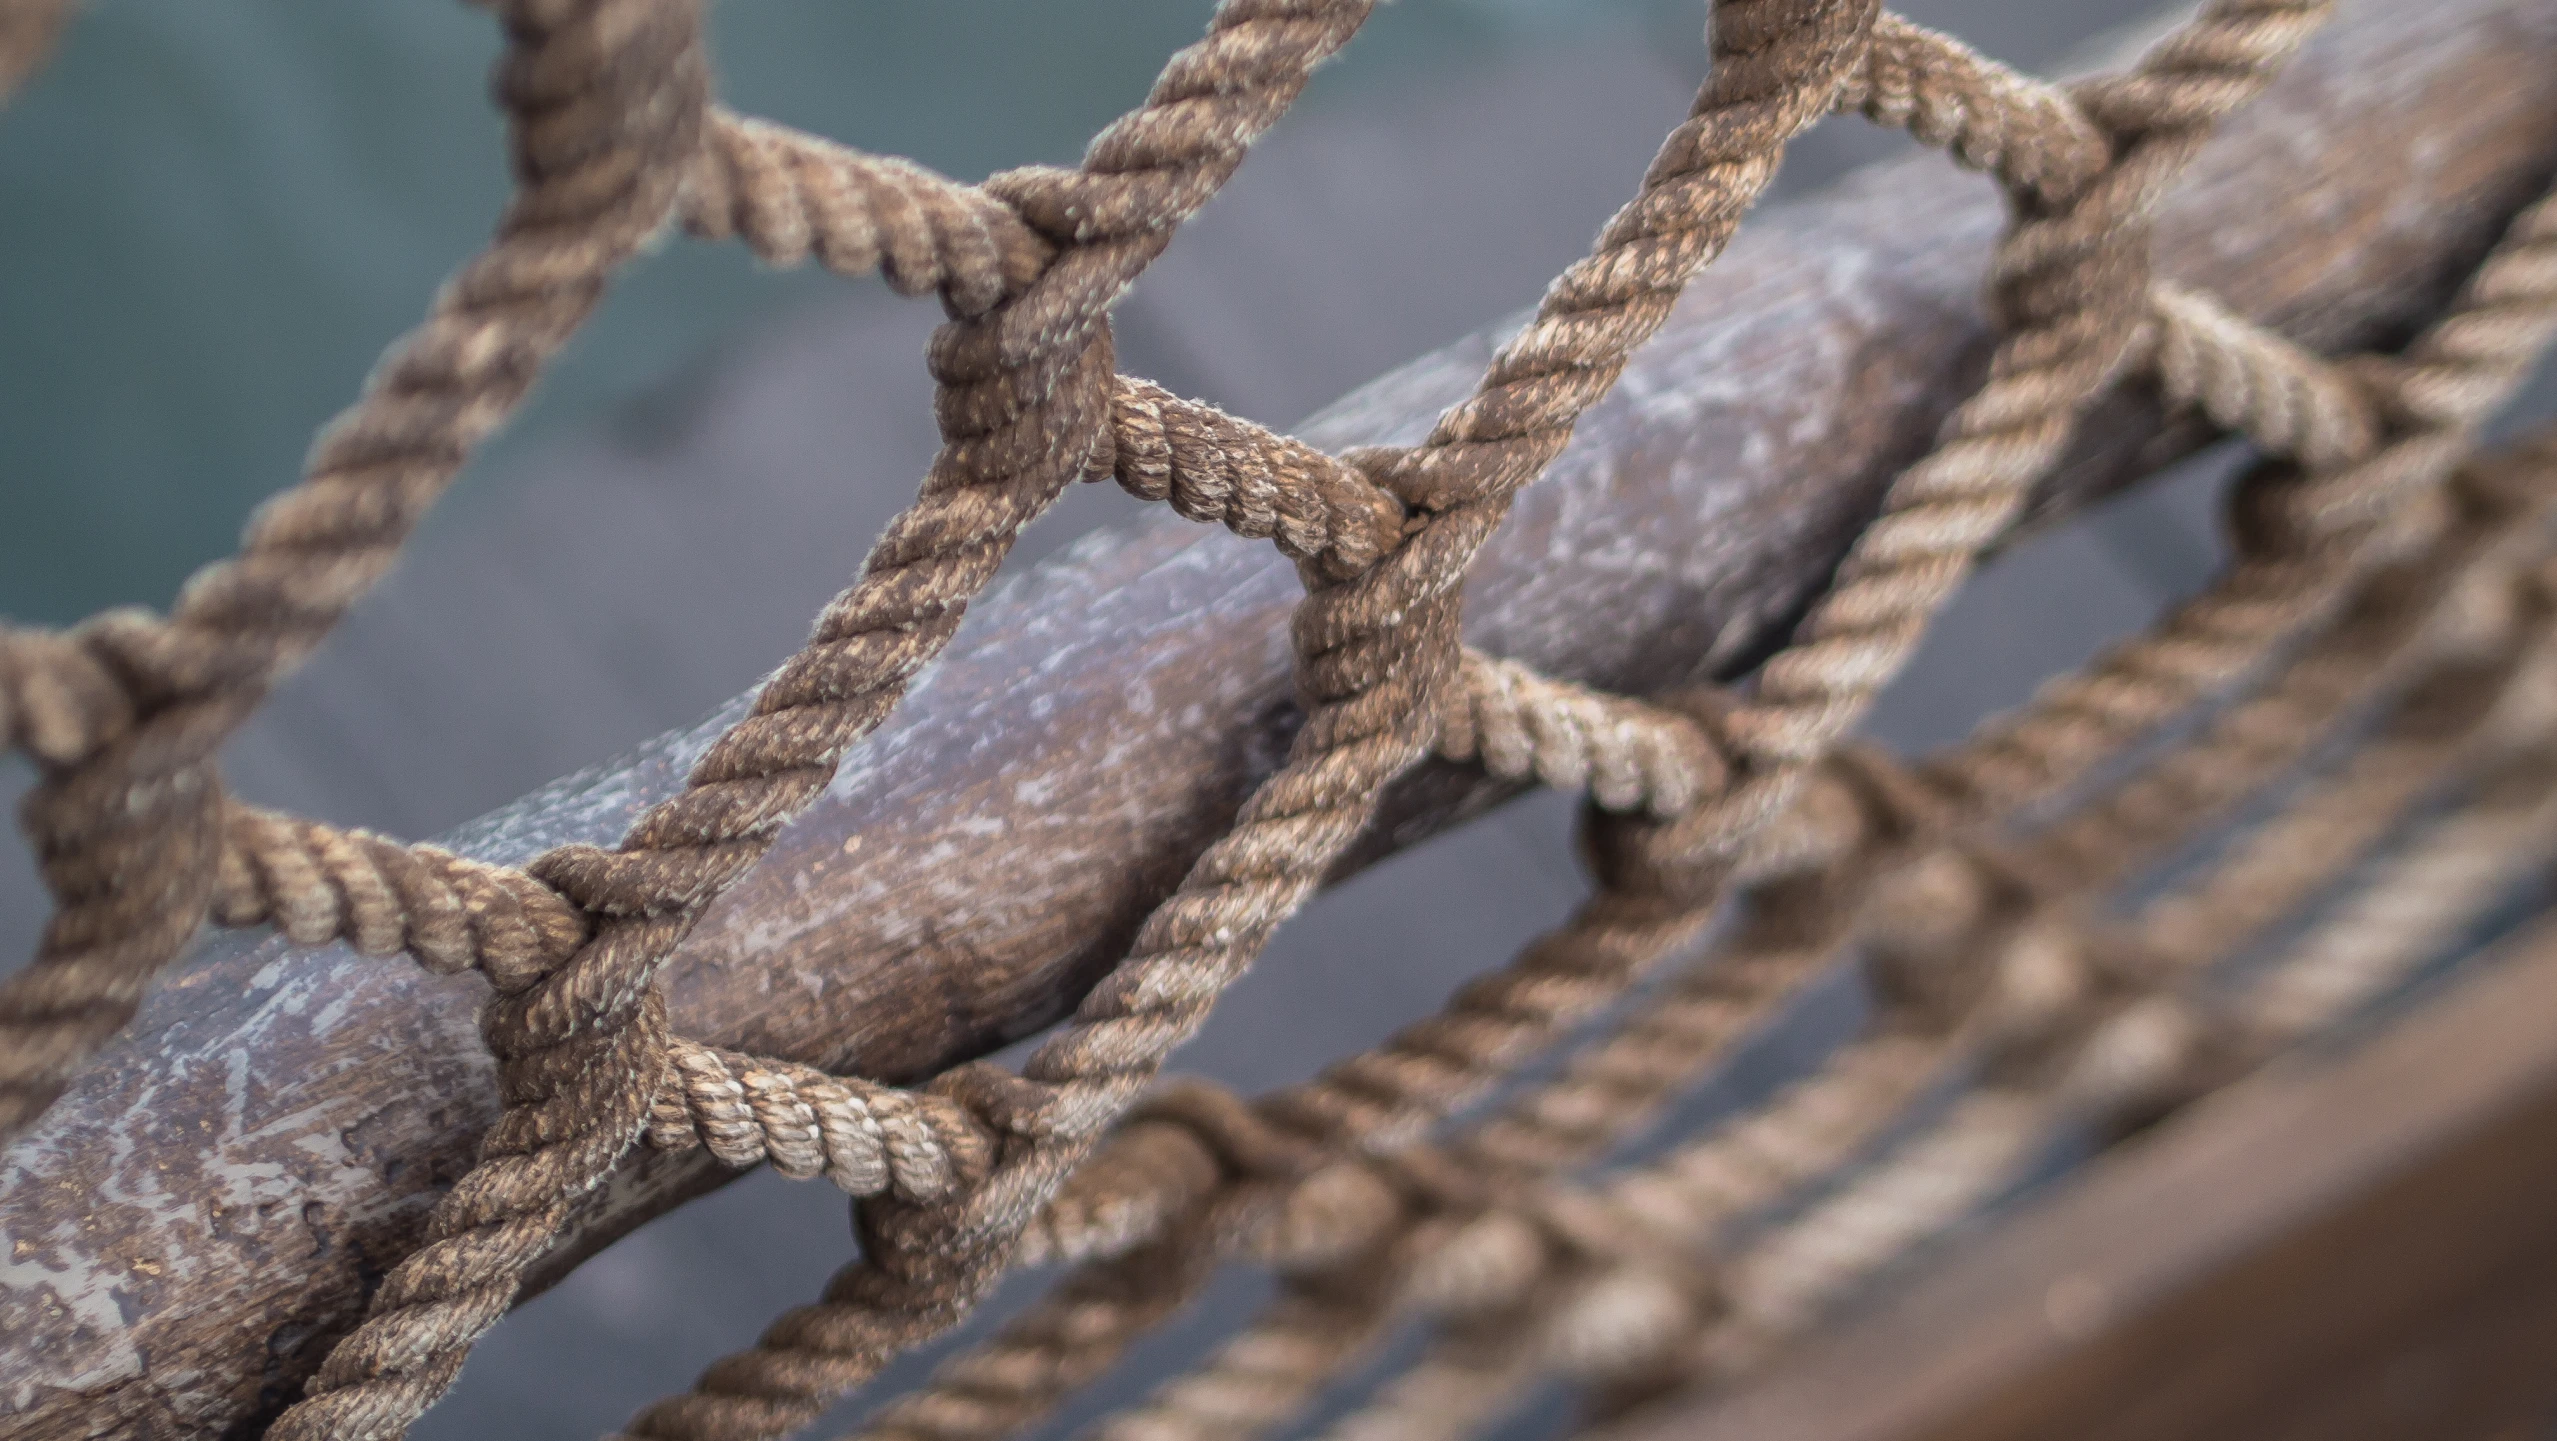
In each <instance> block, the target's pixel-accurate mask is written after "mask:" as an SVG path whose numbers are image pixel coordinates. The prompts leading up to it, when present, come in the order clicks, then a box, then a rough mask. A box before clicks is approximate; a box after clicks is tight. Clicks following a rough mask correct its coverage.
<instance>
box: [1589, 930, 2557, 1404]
mask: <svg viewBox="0 0 2557 1441" xmlns="http://www.w3.org/2000/svg"><path fill="white" fill-rule="evenodd" d="M2500 949H2501V955H2500V956H2499V958H2498V960H2497V961H2496V962H2494V963H2488V962H2483V961H2481V962H2479V963H2477V965H2478V968H2479V969H2480V970H2483V971H2485V974H2482V975H2479V976H2476V977H2474V978H2470V979H2468V980H2466V981H2465V982H2464V984H2462V985H2461V986H2460V988H2459V989H2458V990H2456V991H2454V992H2453V993H2452V994H2451V995H2449V996H2448V997H2445V998H2443V999H2441V1000H2440V1001H2439V1002H2438V1003H2436V1004H2435V1005H2433V1006H2431V1007H2429V1008H2428V1009H2426V1010H2424V1011H2421V1012H2419V1013H2417V1014H2416V1015H2415V1016H2414V1017H2412V1018H2411V1019H2409V1020H2408V1021H2406V1022H2405V1023H2404V1024H2403V1025H2401V1026H2400V1027H2398V1028H2397V1029H2396V1030H2394V1031H2392V1032H2391V1033H2390V1034H2388V1035H2386V1036H2384V1037H2382V1038H2380V1039H2379V1040H2377V1041H2375V1042H2373V1043H2371V1044H2370V1045H2368V1046H2367V1047H2366V1048H2365V1049H2363V1050H2362V1051H2360V1052H2358V1053H2356V1054H2353V1055H2351V1056H2349V1057H2347V1058H2346V1059H2344V1060H2342V1061H2340V1062H2338V1061H2336V1060H2334V1059H2333V1058H2323V1059H2320V1058H2313V1057H2308V1058H2302V1059H2301V1060H2300V1061H2297V1062H2294V1063H2292V1064H2289V1065H2286V1066H2282V1067H2278V1068H2276V1069H2275V1070H2274V1071H2272V1072H2270V1073H2268V1074H2266V1075H2265V1076H2263V1077H2260V1078H2258V1079H2256V1080H2254V1081H2250V1082H2246V1083H2242V1084H2241V1085H2239V1086H2237V1087H2236V1088H2235V1089H2233V1090H2231V1091H2230V1092H2228V1093H2227V1094H2225V1095H2221V1096H2218V1097H2214V1098H2212V1099H2211V1100H2210V1101H2207V1102H2205V1103H2204V1104H2203V1105H2201V1106H2200V1107H2198V1108H2197V1109H2196V1110H2195V1111H2194V1113H2192V1114H2191V1115H2188V1116H2185V1117H2182V1118H2180V1119H2179V1120H2178V1121H2176V1122H2175V1123H2174V1124H2172V1125H2170V1126H2168V1127H2167V1128H2165V1129H2163V1130H2162V1131H2160V1132H2159V1133H2158V1134H2156V1135H2154V1136H2151V1137H2146V1138H2143V1139H2141V1140H2139V1141H2136V1142H2133V1143H2131V1144H2130V1145H2129V1146H2127V1147H2126V1148H2125V1149H2123V1150H2121V1151H2119V1152H2116V1153H2115V1154H2113V1155H2111V1156H2108V1157H2106V1158H2105V1159H2104V1160H2102V1161H2099V1162H2098V1163H2097V1164H2096V1165H2095V1166H2094V1167H2093V1169H2092V1174H2090V1175H2087V1176H2085V1177H2082V1178H2078V1179H2076V1180H2074V1181H2072V1182H2070V1183H2068V1185H2067V1188H2066V1189H2065V1190H2064V1191H2063V1193H2062V1194H2060V1195H2058V1196H2055V1197H2053V1198H2051V1199H2050V1200H2049V1201H2048V1202H2047V1203H2045V1204H2043V1205H2041V1206H2040V1207H2038V1208H2037V1209H2035V1210H2033V1211H2032V1212H2030V1213H2029V1214H2027V1215H2025V1216H2023V1217H2021V1218H2018V1219H2017V1220H2015V1221H2013V1222H2011V1223H2009V1224H2008V1225H2006V1226H2004V1227H2002V1228H2000V1229H1999V1230H1997V1231H1996V1232H1994V1233H1992V1234H1991V1235H1989V1236H1986V1237H1983V1238H1982V1239H1980V1240H1979V1241H1978V1242H1977V1243H1975V1244H1974V1245H1973V1246H1972V1247H1970V1248H1968V1250H1967V1252H1966V1254H1964V1255H1963V1256H1962V1257H1961V1258H1960V1259H1959V1260H1958V1261H1953V1262H1952V1263H1951V1264H1948V1265H1946V1266H1945V1267H1943V1268H1941V1269H1940V1270H1939V1271H1937V1272H1936V1273H1934V1274H1931V1275H1930V1276H1928V1277H1927V1278H1926V1279H1925V1281H1923V1282H1922V1283H1920V1284H1918V1285H1916V1286H1914V1287H1912V1288H1911V1289H1910V1290H1909V1291H1908V1292H1907V1293H1906V1294H1904V1295H1902V1296H1900V1297H1897V1298H1896V1299H1894V1300H1893V1301H1892V1302H1891V1303H1889V1304H1888V1305H1886V1306H1884V1307H1883V1308H1882V1309H1881V1310H1880V1311H1878V1312H1877V1313H1875V1314H1874V1315H1872V1316H1871V1317H1869V1318H1867V1319H1865V1320H1864V1321H1863V1322H1861V1323H1859V1324H1856V1325H1853V1326H1850V1327H1848V1328H1847V1329H1846V1330H1845V1331H1843V1332H1842V1333H1840V1334H1839V1335H1838V1336H1836V1337H1835V1338H1833V1339H1830V1340H1828V1341H1825V1342H1815V1343H1813V1344H1812V1345H1811V1346H1810V1347H1809V1348H1807V1349H1806V1350H1805V1351H1804V1352H1802V1353H1801V1354H1799V1355H1797V1356H1795V1357H1793V1358H1792V1359H1790V1360H1788V1361H1785V1362H1781V1363H1779V1364H1778V1365H1777V1367H1776V1368H1775V1369H1774V1370H1773V1371H1772V1372H1770V1373H1769V1374H1768V1375H1767V1376H1765V1377H1764V1378H1762V1379H1761V1380H1759V1381H1758V1382H1755V1383H1753V1384H1748V1385H1744V1386H1742V1387H1740V1388H1738V1389H1736V1390H1735V1391H1733V1392H1731V1393H1730V1394H1728V1395H1724V1396H1720V1397H1713V1398H1698V1399H1694V1400H1687V1401H1679V1400H1672V1401H1669V1402H1665V1403H1663V1404H1662V1405H1660V1406H1658V1407H1656V1408H1653V1409H1652V1410H1651V1411H1650V1412H1649V1413H1648V1414H1646V1415H1644V1416H1642V1417H1640V1418H1637V1419H1635V1420H1633V1421H1631V1422H1629V1423H1628V1424H1626V1425H1625V1426H1623V1427H1621V1428H1619V1429H1617V1430H1616V1431H1614V1432H1612V1433H1611V1435H1610V1441H1688V1438H1699V1441H1701V1438H1705V1437H1746V1438H1748V1441H2145V1438H2149V1437H2164V1436H2172V1437H2175V1438H2178V1441H2381V1438H2402V1441H2461V1438H2473V1441H2487V1438H2489V1437H2503V1436H2523V1435H2530V1436H2539V1435H2544V1434H2546V1432H2545V1429H2544V1428H2545V1426H2546V1424H2547V1422H2548V1419H2549V1417H2550V1416H2551V1415H2552V1414H2557V1365H2552V1364H2551V1361H2550V1357H2551V1355H2552V1354H2557V1214H2552V1212H2551V1209H2550V1206H2549V1203H2548V1198H2549V1195H2550V1193H2551V1191H2552V1190H2557V1046H2551V1045H2550V1044H2549V1037H2548V1026H2547V1018H2548V1017H2549V1016H2550V1015H2552V1014H2557V926H2551V925H2549V924H2547V923H2545V922H2543V923H2542V924H2541V925H2539V926H2538V927H2537V928H2536V931H2535V934H2533V935H2532V936H2531V937H2529V938H2528V939H2526V940H2523V941H2519V942H2517V943H2514V944H2511V945H2507V946H2505V947H2503V948H2500Z"/></svg>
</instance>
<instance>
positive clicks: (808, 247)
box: [681, 109, 1055, 316]
mask: <svg viewBox="0 0 2557 1441" xmlns="http://www.w3.org/2000/svg"><path fill="white" fill-rule="evenodd" d="M704 141H705V143H704V145H703V147H702V153H701V158H700V161H699V163H698V165H697V166H696V168H695V169H694V171H693V173H692V176H691V179H690V181H689V182H688V183H687V184H686V186H685V188H684V194H683V205H682V210H681V214H682V216H683V221H684V225H685V228H687V229H689V230H690V231H691V232H692V233H693V234H695V235H697V236H699V237H701V238H702V239H704V240H726V239H729V238H732V237H733V238H735V239H738V240H740V241H742V242H744V244H745V246H746V248H747V249H749V250H751V251H753V252H754V253H755V257H756V258H757V259H759V260H762V261H763V262H765V263H766V264H768V265H776V266H785V267H786V266H793V265H798V264H800V263H802V262H804V261H808V260H814V261H816V262H817V263H818V264H820V265H822V266H824V267H825V268H826V269H828V270H831V271H833V272H834V273H836V274H837V275H842V276H848V277H860V276H865V275H868V274H871V273H872V272H874V271H876V272H877V273H878V274H879V275H880V277H881V278H883V279H885V280H886V281H887V282H888V285H889V287H890V288H891V289H893V290H895V291H897V292H898V293H899V294H902V295H924V294H929V293H932V292H934V291H938V292H940V293H941V294H942V295H943V296H944V297H945V298H946V299H947V300H948V301H949V302H950V307H951V309H952V311H954V312H955V313H957V314H959V315H963V316H981V315H984V314H986V313H987V312H988V311H991V310H992V309H994V307H995V306H997V305H998V304H1001V303H1002V302H1003V301H1004V300H1005V299H1007V298H1009V297H1011V296H1014V295H1017V294H1019V293H1020V292H1022V291H1024V290H1026V289H1028V288H1029V286H1030V284H1031V282H1033V281H1035V280H1037V279H1038V278H1039V275H1040V274H1041V272H1043V271H1044V270H1046V268H1047V266H1048V263H1049V261H1050V260H1051V259H1053V258H1054V255H1055V247H1053V246H1051V245H1050V244H1049V243H1048V242H1047V241H1046V240H1045V239H1043V238H1041V237H1040V236H1039V235H1038V234H1037V233H1036V232H1034V231H1032V230H1031V229H1030V227H1029V226H1027V225H1025V224H1023V223H1022V221H1021V217H1020V216H1018V215H1016V214H1014V213H1013V210H1012V207H1010V206H1009V205H1006V204H1004V203H1003V202H1002V201H1001V200H999V199H997V198H995V197H994V196H993V195H990V194H988V193H987V192H986V191H985V190H984V189H983V188H981V187H979V186H974V185H962V184H960V183H959V182H958V181H955V180H951V179H949V178H947V177H945V176H942V175H939V174H936V173H934V172H933V171H931V170H928V169H926V168H925V167H923V166H921V165H917V164H916V163H915V162H913V161H911V160H907V159H904V158H902V157H899V156H893V155H870V154H866V153H864V152H862V151H859V150H855V149H853V148H851V147H850V146H847V145H838V144H836V143H835V142H833V141H831V140H827V139H824V138H823V137H820V136H815V135H808V134H803V133H802V132H800V131H796V130H792V129H790V128H789V127H788V126H783V125H776V124H774V123H772V122H771V121H769V120H758V119H754V118H752V117H748V116H741V115H736V114H733V113H731V112H729V111H726V110H718V109H714V110H713V111H711V113H710V123H709V127H708V132H707V134H706V135H705V136H704Z"/></svg>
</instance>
